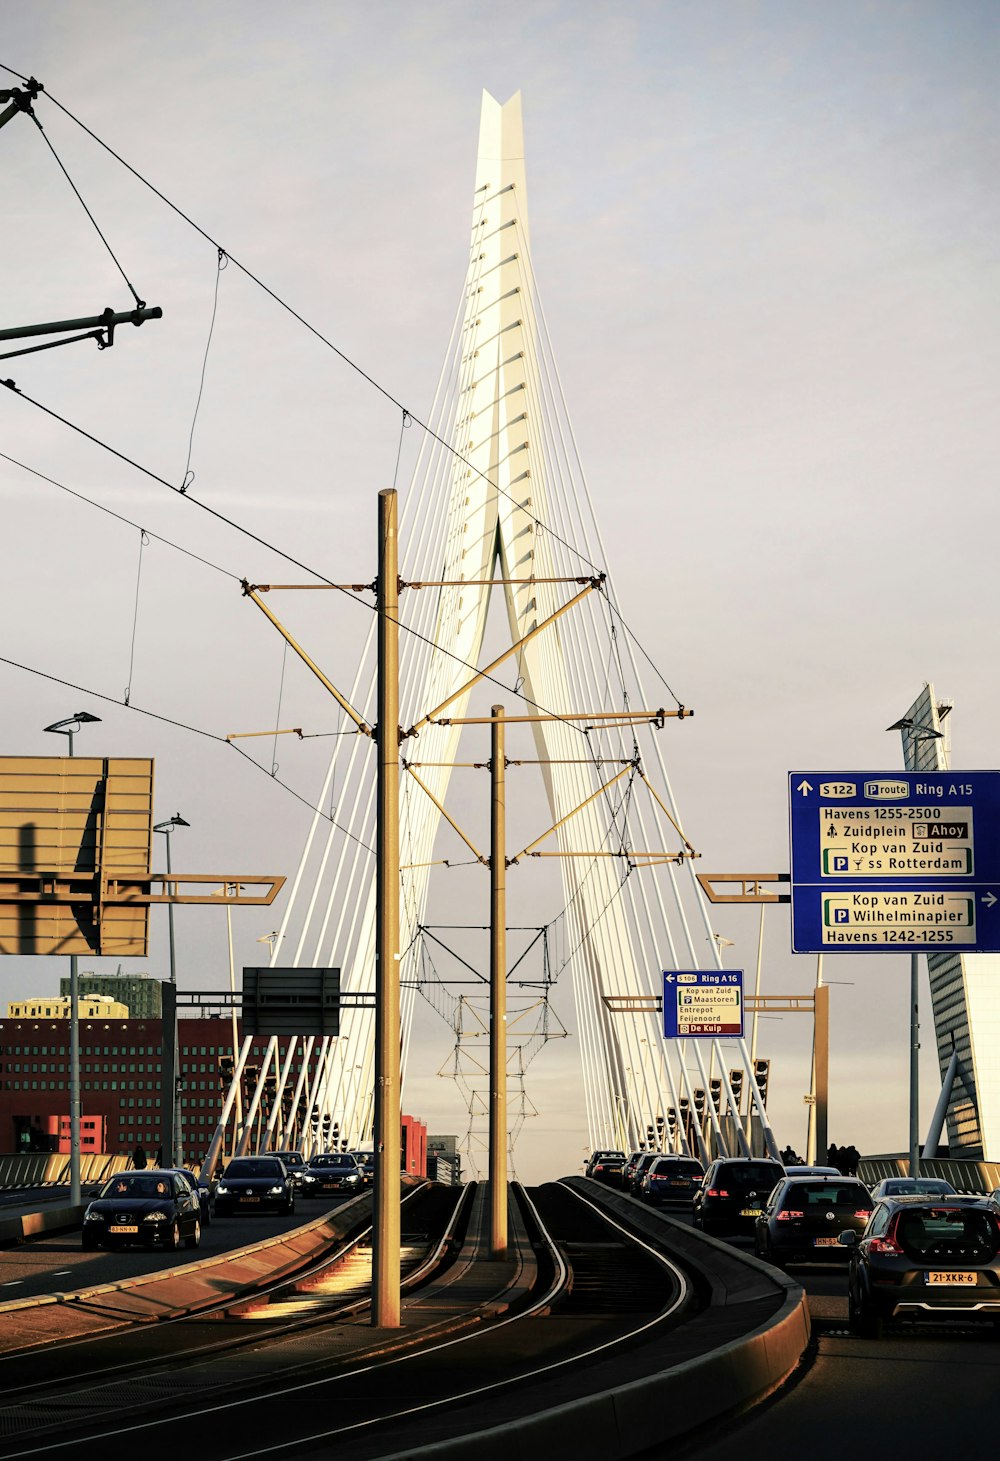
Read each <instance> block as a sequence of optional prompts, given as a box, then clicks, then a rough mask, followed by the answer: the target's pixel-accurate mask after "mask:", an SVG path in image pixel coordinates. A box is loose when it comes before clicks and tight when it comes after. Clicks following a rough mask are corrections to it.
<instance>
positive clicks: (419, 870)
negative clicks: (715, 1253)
mask: <svg viewBox="0 0 1000 1461" xmlns="http://www.w3.org/2000/svg"><path fill="white" fill-rule="evenodd" d="M404 424H405V421H404ZM428 425H429V427H430V430H428V431H426V432H425V433H424V435H423V438H422V442H421V447H420V451H419V454H418V457H417V461H416V465H415V468H414V471H413V475H412V479H411V481H410V484H409V487H408V490H407V491H406V492H405V494H404V496H403V504H402V514H401V531H400V541H401V550H400V563H401V570H400V571H401V575H402V578H403V585H402V587H403V588H405V589H406V592H403V593H402V594H401V615H400V617H401V622H402V624H403V627H404V629H405V631H406V633H404V636H403V656H402V668H401V687H400V696H401V712H400V713H401V717H402V723H403V727H404V737H403V745H402V757H403V772H402V784H401V803H400V807H401V811H400V862H401V873H400V877H401V888H400V910H401V912H400V920H401V928H400V939H399V948H400V949H401V950H402V951H403V952H402V955H401V963H400V976H401V980H402V982H403V997H402V1051H403V1061H404V1071H405V1068H406V1061H407V1057H408V1055H409V1051H410V1042H411V1032H412V1029H413V1016H414V1003H415V998H416V995H415V985H416V984H417V983H418V977H417V976H418V973H419V963H420V951H421V944H422V940H423V938H424V929H425V925H426V923H427V908H428V896H429V889H430V880H431V878H432V876H434V867H435V865H440V862H441V861H442V860H445V859H442V858H441V856H440V848H439V846H438V838H439V833H441V834H442V838H443V836H444V835H447V836H448V837H461V838H462V839H463V840H464V842H465V843H466V849H465V850H464V851H463V853H462V855H463V856H465V857H470V856H471V857H472V858H473V860H479V861H485V860H486V859H485V858H484V857H483V855H482V854H481V852H480V851H479V849H478V848H477V847H476V845H475V843H474V842H473V841H472V839H471V838H470V837H468V835H467V834H466V833H465V832H464V830H463V829H462V828H461V827H460V825H459V824H458V823H457V821H456V820H455V818H454V817H453V816H452V815H451V814H450V812H449V811H448V800H449V791H450V789H451V783H452V770H453V767H454V764H455V763H456V762H457V760H458V757H459V753H460V741H462V726H461V725H460V724H458V722H461V721H462V720H466V719H468V718H469V715H470V701H471V699H472V696H473V693H474V686H473V685H472V684H470V681H471V680H472V679H473V678H474V676H475V673H476V671H477V669H478V668H479V667H480V666H481V664H482V661H483V653H484V642H485V641H486V638H487V620H488V612H489V607H490V600H491V595H492V593H493V591H494V589H497V590H499V592H501V593H502V596H503V607H504V610H505V618H506V631H507V632H509V641H508V644H507V651H508V652H507V656H506V657H505V658H504V659H503V664H502V665H500V664H499V663H497V662H496V661H495V660H491V662H490V664H491V666H494V667H495V668H496V669H497V670H498V673H499V674H500V675H503V676H505V677H506V680H507V681H508V682H510V681H513V688H510V685H509V684H508V685H506V686H505V689H506V710H505V714H506V715H507V716H508V717H509V718H511V719H515V718H516V717H517V716H522V717H525V718H528V717H530V718H531V719H530V720H529V721H527V723H529V724H530V727H531V731H532V734H533V741H534V753H535V755H534V758H533V759H536V760H537V761H538V763H539V766H540V772H541V777H542V781H543V785H544V797H545V801H546V803H547V814H548V819H549V820H548V822H547V823H546V822H543V823H542V827H545V826H549V827H550V830H551V835H549V836H544V835H543V836H541V837H539V838H538V839H537V845H536V844H529V845H528V847H527V848H525V849H524V850H523V854H522V855H520V856H519V852H518V850H517V849H513V848H512V849H511V857H512V859H513V860H514V861H524V860H526V859H527V858H531V857H537V856H543V857H545V856H548V857H557V858H558V861H559V865H560V870H561V876H562V895H563V914H564V917H565V924H566V927H565V930H564V935H565V936H564V939H563V944H564V946H565V949H566V953H565V956H564V958H563V961H562V963H563V965H564V967H565V972H566V973H567V974H568V975H569V977H570V979H571V983H572V990H573V998H574V1008H575V1017H576V1030H575V1032H574V1033H575V1034H576V1036H577V1040H578V1045H579V1049H580V1054H581V1062H582V1076H583V1090H584V1095H585V1102H586V1116H587V1126H588V1131H589V1138H590V1141H591V1143H592V1144H593V1145H594V1146H602V1145H603V1146H611V1147H615V1146H621V1147H623V1148H625V1149H626V1150H629V1149H634V1148H636V1147H638V1146H640V1145H643V1144H645V1143H646V1142H647V1141H650V1144H652V1141H651V1138H653V1137H655V1144H656V1145H660V1144H663V1145H664V1146H665V1147H669V1146H673V1147H674V1148H675V1149H677V1150H680V1151H687V1150H688V1149H689V1147H690V1148H691V1149H693V1150H694V1152H695V1154H696V1155H701V1156H702V1157H703V1158H704V1157H705V1156H707V1154H708V1147H709V1146H711V1147H712V1148H713V1149H714V1150H716V1151H718V1152H721V1153H723V1154H725V1153H727V1152H729V1151H730V1150H733V1151H734V1152H741V1151H742V1152H746V1151H747V1150H748V1149H749V1147H748V1143H747V1140H746V1136H745V1135H744V1125H745V1126H746V1128H747V1130H749V1129H750V1122H749V1121H746V1120H745V1119H744V1120H743V1121H741V1118H740V1114H739V1110H738V1107H737V1104H736V1101H735V1099H734V1096H733V1092H732V1090H731V1087H730V1083H729V1081H728V1080H727V1079H723V1080H722V1082H721V1091H720V1093H719V1102H718V1106H716V1104H715V1103H713V1102H712V1101H707V1102H705V1104H704V1121H703V1122H702V1121H701V1120H697V1119H696V1120H693V1121H691V1122H690V1123H689V1125H688V1130H687V1131H685V1122H684V1121H683V1120H678V1119H677V1113H678V1112H683V1111H684V1110H685V1109H687V1110H689V1111H690V1112H692V1113H694V1112H695V1111H696V1110H697V1108H698V1107H699V1106H700V1105H701V1103H702V1102H703V1101H704V1095H703V1094H702V1093H704V1092H706V1091H708V1089H709V1087H710V1071H709V1064H708V1063H710V1064H711V1066H712V1070H713V1073H717V1074H719V1075H721V1076H723V1077H725V1074H726V1072H727V1070H729V1069H730V1068H731V1067H734V1066H735V1067H736V1068H737V1069H741V1070H742V1072H743V1073H744V1078H745V1085H746V1088H747V1090H748V1091H749V1099H750V1104H751V1110H752V1111H755V1113H756V1116H757V1117H758V1118H759V1120H760V1125H761V1127H762V1129H763V1132H764V1138H765V1142H766V1144H767V1146H768V1149H769V1150H770V1151H771V1152H772V1154H776V1152H775V1148H774V1142H773V1137H772V1135H771V1133H770V1130H769V1127H768V1125H767V1119H766V1115H765V1113H764V1106H763V1102H762V1101H761V1098H760V1092H759V1090H758V1088H757V1085H756V1082H755V1079H754V1071H753V1068H752V1064H751V1061H750V1059H749V1054H748V1051H747V1049H746V1047H745V1045H744V1043H743V1042H742V1041H738V1042H727V1045H726V1047H725V1048H724V1046H723V1044H722V1043H721V1042H719V1041H714V1042H712V1045H711V1048H709V1049H703V1044H702V1042H699V1041H697V1040H694V1041H691V1042H690V1045H691V1046H692V1049H689V1050H685V1049H684V1046H683V1044H679V1045H676V1046H674V1045H672V1044H667V1043H665V1042H664V1040H663V1037H662V1030H661V1027H660V1022H659V1019H658V1016H657V1014H656V1013H655V1011H654V1009H653V1005H654V1004H655V996H656V995H657V994H658V993H659V991H660V987H661V971H662V970H664V969H678V968H680V969H689V970H693V969H697V968H699V967H707V968H721V956H720V951H719V947H718V944H717V942H716V940H715V939H714V937H713V933H712V929H711V926H710V923H709V919H708V916H707V910H706V907H705V904H704V901H703V898H702V896H701V892H700V889H699V887H698V885H697V882H696V880H695V877H694V874H693V870H692V866H691V858H692V856H693V855H694V852H695V848H694V846H693V845H692V843H693V841H694V840H695V839H692V841H688V838H687V836H686V834H685V831H684V830H683V827H684V824H683V821H682V818H681V815H680V812H679V809H678V807H677V805H676V803H675V800H674V796H673V791H672V789H671V785H670V779H669V776H668V773H667V761H668V759H669V734H670V732H671V730H673V729H674V719H673V717H676V718H678V719H683V718H684V716H685V714H687V713H690V712H687V711H685V707H684V706H683V705H682V704H681V703H680V702H679V701H678V700H677V699H676V697H674V696H673V692H672V691H671V690H670V689H669V686H668V685H667V683H666V681H665V680H664V679H663V678H662V676H660V675H659V674H658V672H657V671H656V670H655V666H652V661H651V659H649V657H648V656H646V655H645V652H644V651H643V650H642V649H641V646H639V645H638V642H637V640H636V639H635V638H634V636H633V635H632V633H631V631H630V630H629V628H628V626H627V624H626V621H625V617H624V615H623V612H622V610H621V608H620V606H619V600H618V596H617V592H616V586H615V584H616V581H615V577H614V574H613V572H612V565H610V564H608V562H607V555H606V553H605V549H604V544H603V541H602V538H601V533H600V527H599V524H598V518H597V513H596V511H595V506H594V502H593V500H592V497H591V493H590V489H589V486H588V483H587V479H586V475H585V473H584V470H583V466H582V463H581V461H580V456H579V453H578V450H577V446H576V440H575V437H574V434H573V429H572V425H571V421H570V415H569V411H568V408H567V404H566V401H565V398H564V395H563V391H562V386H561V383H560V378H559V372H558V368H557V365H556V360H555V356H554V352H553V349H552V343H551V340H550V337H549V333H548V329H547V326H546V321H545V315H544V311H543V308H542V303H541V298H540V293H539V289H538V284H537V281H536V277H535V273H534V269H533V266H532V260H531V245H530V233H529V227H528V212H527V192H526V183H525V163H524V142H523V130H522V121H521V103H520V95H516V96H514V97H513V98H512V99H511V100H509V101H508V102H507V103H505V104H503V105H501V104H500V103H498V102H497V101H495V100H494V98H493V97H491V96H489V95H484V98H483V105H482V116H481V124H480V135H479V153H478V160H477V165H476V177H475V185H474V190H473V200H472V221H471V231H470V241H469V259H468V269H467V274H466V280H465V286H464V290H463V294H462V299H461V303H460V307H459V310H458V312H457V314H456V317H455V321H454V325H453V328H452V333H451V338H450V341H449V344H448V349H447V352H446V355H445V360H444V365H443V368H442V370H441V374H440V378H439V381H438V385H437V389H436V393H435V397H434V403H433V408H432V412H431V415H430V418H429V422H428ZM421 584H424V585H426V586H425V587H420V585H421ZM512 646H513V647H515V652H514V653H513V654H511V653H510V648H511V647H512ZM640 661H642V662H643V664H644V665H645V666H646V668H647V670H648V669H649V668H650V667H652V671H653V673H652V675H650V674H647V680H651V681H652V683H651V684H649V685H647V684H644V682H643V678H642V675H641V674H640ZM488 682H489V683H490V684H491V687H495V685H496V684H499V683H502V682H501V681H500V680H498V679H496V678H495V676H493V675H492V674H491V675H490V676H489V677H488ZM375 693H376V686H375V626H374V622H373V625H372V629H371V632H370V634H369V637H368V641H367V643H366V645H365V647H364V650H363V653H362V656H361V660H360V663H359V665H358V668H357V672H356V675H355V678H354V682H353V684H352V685H351V687H350V690H349V692H348V695H347V698H348V700H349V702H350V704H351V705H353V706H356V707H359V708H360V709H361V711H362V713H363V714H364V715H366V716H367V717H368V719H369V722H371V721H373V720H374V717H375ZM515 695H516V697H517V698H516V699H515ZM650 697H651V698H650ZM664 698H667V699H668V704H669V709H667V710H664V709H662V702H663V700H664ZM647 711H648V712H649V713H648V714H644V712H647ZM667 716H669V717H671V718H670V719H666V717H667ZM407 728H408V729H407ZM665 733H666V744H664V737H665ZM467 734H471V733H470V732H467ZM463 744H471V743H463ZM334 746H335V749H334V752H333V754H332V756H331V759H330V764H329V767H328V770H327V774H326V780H325V784H324V786H323V789H322V792H321V794H320V797H319V798H318V805H319V806H325V805H326V804H327V803H328V802H329V800H330V797H331V794H332V792H333V790H334V789H335V790H336V798H337V807H338V821H339V823H340V826H339V827H338V826H334V825H330V824H329V823H327V822H325V821H324V819H323V818H322V817H321V816H320V815H319V814H318V813H317V815H316V816H315V817H314V819H313V823H312V826H311V827H310V830H309V833H308V836H307V838H306V840H305V845H304V847H303V850H302V855H301V859H300V862H299V866H298V869H297V872H296V874H295V877H294V880H293V881H292V885H291V893H290V896H289V899H288V903H287V906H286V909H285V913H284V918H283V921H282V925H281V928H280V934H281V939H280V940H278V941H276V944H275V947H274V949H273V950H272V958H271V962H272V964H275V963H278V962H280V963H282V964H288V963H292V964H294V965H306V966H309V965H315V966H330V965H336V966H339V967H340V968H341V970H342V987H343V989H344V991H345V992H346V993H348V994H349V995H354V996H364V995H366V994H369V993H371V992H372V991H373V989H374V979H375V912H376V909H375V869H374V859H373V857H372V855H371V847H372V846H373V845H374V840H375V776H374V768H373V766H372V762H371V747H370V745H369V743H368V741H367V739H366V738H365V737H363V736H360V735H359V736H355V737H350V736H344V737H338V738H336V739H335V741H334ZM471 754H473V755H476V754H478V755H479V756H480V760H483V759H484V757H483V755H482V753H481V749H480V747H479V746H476V747H475V748H474V749H473V751H472V753H471ZM465 764H469V763H468V762H466V763H465ZM443 821H446V822H448V823H450V825H451V829H452V830H447V829H442V826H441V824H442V822H443ZM344 829H346V833H345V830H344ZM540 830H541V828H540ZM460 845H461V844H460V843H458V842H457V841H456V846H460ZM278 950H282V952H281V954H280V956H279V953H278ZM557 972H558V971H557ZM543 1003H544V1002H543ZM373 1024H374V1022H373V1013H372V1010H371V1009H370V1008H367V1007H365V1006H364V1000H363V999H356V1000H355V1001H354V1004H353V1007H350V1008H346V1009H345V1011H344V1015H343V1022H342V1026H341V1034H340V1036H339V1038H337V1039H325V1040H321V1041H319V1043H318V1046H316V1047H315V1048H314V1046H313V1045H312V1044H310V1046H309V1049H308V1050H307V1051H306V1050H303V1051H302V1052H301V1054H302V1055H303V1056H304V1057H305V1058H304V1059H302V1060H301V1062H300V1065H301V1069H300V1071H299V1079H298V1081H297V1083H296V1089H295V1091H294V1100H293V1101H291V1102H290V1101H289V1098H288V1096H287V1094H286V1096H285V1102H284V1105H285V1108H286V1113H287V1112H288V1110H289V1108H290V1114H282V1109H281V1108H282V1101H281V1097H282V1093H283V1091H285V1090H286V1088H287V1087H288V1086H289V1084H290V1080H289V1077H290V1072H291V1070H292V1066H293V1056H292V1053H291V1052H289V1054H288V1056H287V1058H286V1060H285V1061H284V1062H283V1064H282V1069H280V1070H279V1069H278V1058H277V1044H276V1042H275V1041H272V1047H273V1048H270V1049H269V1052H268V1057H267V1059H266V1060H265V1062H264V1064H263V1066H262V1068H261V1070H260V1073H259V1078H258V1083H257V1084H258V1092H257V1095H256V1102H259V1100H260V1091H261V1089H263V1082H264V1081H265V1079H266V1078H268V1077H269V1078H270V1079H271V1081H272V1082H276V1083H277V1088H278V1089H277V1093H276V1097H275V1099H274V1100H273V1101H272V1104H271V1117H270V1122H269V1127H268V1137H269V1140H270V1142H271V1144H272V1145H278V1146H283V1145H285V1144H287V1142H288V1141H290V1140H291V1139H292V1127H293V1123H295V1122H296V1121H298V1122H299V1123H301V1122H302V1118H303V1113H304V1112H310V1113H312V1116H313V1118H314V1120H313V1126H312V1136H311V1137H310V1131H309V1129H306V1130H305V1131H302V1130H301V1125H300V1126H299V1127H297V1128H296V1130H297V1131H298V1133H299V1139H300V1141H303V1142H304V1143H305V1144H306V1145H307V1146H308V1145H309V1144H310V1140H311V1139H312V1140H314V1141H318V1140H320V1133H321V1132H322V1131H323V1129H324V1125H323V1124H322V1118H323V1117H326V1118H327V1120H326V1122H325V1129H326V1131H327V1133H328V1134H329V1131H330V1130H331V1129H332V1128H333V1125H334V1123H335V1124H336V1135H337V1137H338V1138H339V1140H340V1142H341V1143H342V1144H346V1145H350V1146H357V1145H359V1144H363V1143H364V1142H366V1141H368V1140H370V1138H371V1130H372V1119H373V1099H374V1098H373V1084H374V1080H373V1074H374V1064H373V1061H374V1041H373ZM541 1043H543V1042H542V1041H541V1040H536V1041H534V1042H533V1046H534V1048H535V1049H537V1047H538V1046H539V1045H540V1044H541ZM708 1043H709V1042H704V1044H705V1046H706V1047H707V1046H708ZM244 1059H245V1055H244ZM690 1062H693V1065H694V1068H695V1071H696V1075H695V1077H694V1079H693V1080H692V1076H691V1074H690V1073H689V1063H690ZM707 1062H708V1063H707ZM239 1079H240V1072H239V1070H237V1071H236V1072H235V1074H234V1086H235V1084H236V1082H238V1081H239ZM271 1090H272V1091H273V1090H274V1086H273V1085H272V1087H271ZM696 1091H697V1092H698V1093H699V1094H698V1099H696V1095H695V1092H696ZM252 1104H256V1103H252ZM475 1106H476V1101H475V1093H473V1100H472V1102H471V1109H472V1112H473V1115H474V1114H475ZM483 1109H485V1107H483ZM248 1131H249V1127H247V1128H246V1131H245V1133H244V1135H245V1137H246V1135H247V1134H248Z"/></svg>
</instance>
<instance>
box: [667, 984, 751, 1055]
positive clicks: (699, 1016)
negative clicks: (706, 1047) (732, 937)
mask: <svg viewBox="0 0 1000 1461" xmlns="http://www.w3.org/2000/svg"><path fill="white" fill-rule="evenodd" d="M663 1033H664V1035H665V1036H666V1038H667V1039H668V1040H687V1039H710V1040H720V1039H732V1038H738V1039H742V1036H743V970H742V969H719V970H711V971H709V970H706V969H690V970H683V969H670V970H666V971H664V975H663Z"/></svg>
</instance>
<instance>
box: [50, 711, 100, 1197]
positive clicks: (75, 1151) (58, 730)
mask: <svg viewBox="0 0 1000 1461" xmlns="http://www.w3.org/2000/svg"><path fill="white" fill-rule="evenodd" d="M100 721H101V717H100V716H99V715H91V713H90V711H89V710H80V711H77V713H76V715H67V716H66V718H65V719H64V720H54V721H53V722H52V724H51V725H47V726H43V730H44V731H45V732H46V733H47V734H49V735H54V736H65V737H66V739H67V740H68V741H69V754H70V756H71V757H72V755H73V737H74V736H75V735H76V733H77V731H78V730H79V729H80V727H81V726H84V725H99V724H100ZM69 1200H70V1204H71V1205H72V1206H76V1205H78V1204H79V1201H80V971H79V963H78V959H77V955H76V954H70V956H69Z"/></svg>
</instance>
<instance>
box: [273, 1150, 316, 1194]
mask: <svg viewBox="0 0 1000 1461" xmlns="http://www.w3.org/2000/svg"><path fill="white" fill-rule="evenodd" d="M268 1155H269V1156H272V1157H277V1159H278V1161H279V1162H281V1164H282V1165H283V1167H284V1168H285V1171H286V1172H287V1173H288V1175H289V1177H291V1179H292V1183H293V1185H294V1186H295V1187H297V1188H298V1190H299V1191H300V1192H301V1193H302V1195H303V1197H308V1195H309V1192H310V1190H311V1189H312V1187H313V1184H314V1183H315V1181H316V1178H315V1177H314V1176H313V1174H312V1173H311V1172H310V1170H309V1167H308V1166H307V1164H306V1159H305V1157H304V1156H303V1155H302V1153H301V1152H269V1153H268Z"/></svg>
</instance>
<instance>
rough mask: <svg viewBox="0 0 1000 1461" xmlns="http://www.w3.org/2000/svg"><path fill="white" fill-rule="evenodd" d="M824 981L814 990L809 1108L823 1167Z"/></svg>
mask: <svg viewBox="0 0 1000 1461" xmlns="http://www.w3.org/2000/svg"><path fill="white" fill-rule="evenodd" d="M820 958H822V955H820ZM821 979H822V973H821V974H820V976H819V978H818V979H817V982H816V988H815V989H814V990H813V1000H814V1004H813V1071H814V1078H813V1095H814V1097H815V1102H814V1104H813V1105H811V1106H810V1107H809V1123H810V1128H811V1131H812V1135H813V1144H814V1145H815V1148H816V1155H815V1160H816V1161H817V1162H821V1163H822V1162H825V1161H826V1154H827V1151H828V1148H829V1143H828V1136H829V1126H828V1121H829V1103H830V986H829V985H828V984H823V983H821V982H820V981H821ZM810 1160H812V1159H810Z"/></svg>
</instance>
